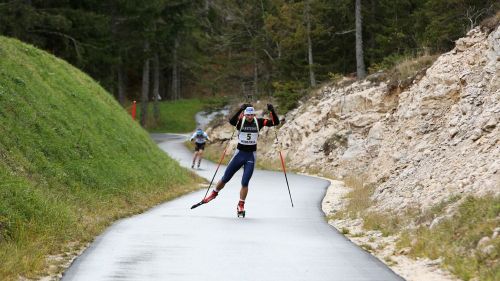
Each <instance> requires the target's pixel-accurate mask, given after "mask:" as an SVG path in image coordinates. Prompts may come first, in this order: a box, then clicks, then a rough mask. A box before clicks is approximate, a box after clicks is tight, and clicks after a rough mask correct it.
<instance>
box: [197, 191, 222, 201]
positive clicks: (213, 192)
mask: <svg viewBox="0 0 500 281" xmlns="http://www.w3.org/2000/svg"><path fill="white" fill-rule="evenodd" d="M217 195H219V192H216V191H215V190H212V193H210V194H209V195H208V196H207V197H205V198H204V199H203V200H202V201H201V202H203V204H206V203H208V202H210V201H212V200H214V199H215V197H217Z"/></svg>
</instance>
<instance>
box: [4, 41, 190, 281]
mask: <svg viewBox="0 0 500 281" xmlns="http://www.w3.org/2000/svg"><path fill="white" fill-rule="evenodd" d="M0 57H1V58H2V59H0V131H1V133H0V261H1V262H0V279H1V280H17V279H18V276H19V275H21V276H25V277H36V276H38V275H40V274H42V273H43V272H44V271H45V270H46V268H47V259H46V257H47V255H56V254H61V253H64V252H65V251H66V250H68V249H65V247H66V246H67V245H72V247H79V245H82V244H83V243H85V242H87V241H90V240H92V238H93V237H94V236H95V235H96V234H98V233H100V232H101V231H102V230H103V229H104V228H105V227H106V226H107V225H109V224H110V223H111V222H112V221H113V220H116V219H117V218H120V217H124V216H127V215H130V214H133V213H137V212H140V211H142V210H144V209H146V208H149V207H151V206H153V205H155V204H158V203H160V202H162V201H164V200H167V199H169V198H173V197H174V196H177V195H179V194H182V193H186V192H189V191H190V190H193V189H195V188H196V187H195V186H196V184H195V183H196V181H197V179H196V178H195V177H194V176H193V175H192V174H190V173H189V172H187V171H186V170H184V169H182V168H180V167H179V166H178V165H177V164H176V163H175V161H173V160H172V159H170V158H169V157H167V156H166V154H165V153H163V152H162V151H160V150H159V149H158V148H157V146H156V145H155V144H154V143H153V142H152V141H151V139H150V138H149V136H148V134H147V132H145V131H144V130H143V129H142V128H141V127H140V126H139V125H138V124H137V123H136V122H134V121H132V120H131V118H130V116H129V115H128V114H127V113H126V112H125V111H124V110H123V109H122V108H121V107H120V106H119V105H118V104H117V103H116V102H115V100H114V99H113V98H112V97H111V96H110V95H109V94H108V93H106V92H105V91H104V90H103V89H102V88H101V87H100V86H99V85H98V84H97V83H95V82H94V81H93V80H92V79H91V78H90V77H88V76H87V75H85V74H83V73H82V72H80V71H78V70H77V69H75V68H74V67H72V66H70V65H69V64H67V63H65V62H64V61H62V60H59V59H56V58H54V57H53V56H51V55H49V54H47V53H45V52H42V51H40V50H38V49H36V48H34V47H32V46H29V45H26V44H22V43H21V42H19V41H16V40H12V39H7V38H5V37H0Z"/></svg>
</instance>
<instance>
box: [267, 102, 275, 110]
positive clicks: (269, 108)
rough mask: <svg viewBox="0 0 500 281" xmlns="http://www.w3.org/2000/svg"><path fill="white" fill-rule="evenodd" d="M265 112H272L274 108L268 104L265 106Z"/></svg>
mask: <svg viewBox="0 0 500 281" xmlns="http://www.w3.org/2000/svg"><path fill="white" fill-rule="evenodd" d="M267 110H269V111H273V110H274V106H273V105H272V104H270V103H268V104H267Z"/></svg>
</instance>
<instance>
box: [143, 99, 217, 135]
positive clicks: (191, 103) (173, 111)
mask: <svg viewBox="0 0 500 281" xmlns="http://www.w3.org/2000/svg"><path fill="white" fill-rule="evenodd" d="M226 103H227V101H226V99H225V98H221V97H215V98H205V99H183V100H176V101H162V102H160V103H159V109H160V118H159V120H158V121H155V120H154V118H153V104H152V103H150V104H149V111H148V120H147V122H146V128H147V130H148V131H150V132H155V133H165V132H169V133H186V132H190V131H193V130H194V129H196V121H195V117H194V116H195V114H196V113H198V112H199V111H214V110H218V109H221V108H223V107H224V105H225V104H226ZM139 118H140V104H137V119H138V120H139Z"/></svg>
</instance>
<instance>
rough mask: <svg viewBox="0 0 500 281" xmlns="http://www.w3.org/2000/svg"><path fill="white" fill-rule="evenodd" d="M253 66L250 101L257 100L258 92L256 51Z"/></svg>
mask: <svg viewBox="0 0 500 281" xmlns="http://www.w3.org/2000/svg"><path fill="white" fill-rule="evenodd" d="M253 55H254V64H253V97H252V99H256V98H257V94H258V92H259V65H258V60H257V51H255V50H254V53H253Z"/></svg>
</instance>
